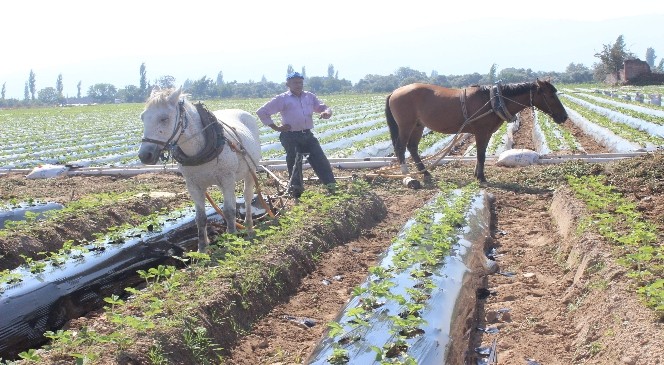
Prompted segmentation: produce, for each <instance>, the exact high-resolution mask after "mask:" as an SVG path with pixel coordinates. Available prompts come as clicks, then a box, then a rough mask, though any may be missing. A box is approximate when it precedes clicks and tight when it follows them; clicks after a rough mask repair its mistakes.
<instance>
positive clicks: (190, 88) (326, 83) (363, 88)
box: [0, 35, 664, 107]
mask: <svg viewBox="0 0 664 365" xmlns="http://www.w3.org/2000/svg"><path fill="white" fill-rule="evenodd" d="M594 56H595V57H596V58H598V59H599V62H597V63H595V64H594V65H593V66H592V68H591V67H587V66H585V65H583V64H581V63H578V64H577V63H570V64H569V65H568V66H567V68H566V69H565V71H564V72H555V71H551V72H544V71H533V70H532V69H530V68H528V69H523V68H512V67H508V68H504V69H502V70H500V71H498V65H496V64H495V63H494V64H493V65H491V67H490V69H489V70H488V72H487V73H486V74H480V73H477V72H475V73H472V74H465V75H440V74H439V73H438V72H437V71H435V70H434V71H431V73H430V74H428V75H427V74H426V73H425V72H422V71H418V70H414V69H411V68H410V67H400V68H398V69H397V70H395V72H394V73H392V74H390V75H387V76H385V75H374V74H368V75H366V76H365V77H363V78H362V79H360V80H359V81H358V82H357V83H356V84H355V85H353V84H352V82H351V81H349V80H346V79H343V78H341V79H340V78H339V72H338V71H337V70H335V68H334V65H332V64H330V65H328V72H327V75H326V76H311V77H309V76H307V74H306V69H305V67H302V70H301V73H302V75H303V76H304V77H305V79H306V84H307V89H308V90H311V91H312V92H314V93H317V94H335V93H351V92H355V93H389V92H392V91H393V90H394V89H396V88H398V87H400V86H403V85H407V84H411V83H414V82H423V83H430V84H435V85H440V86H445V87H450V88H462V87H467V86H469V85H475V84H480V85H485V84H492V83H494V82H496V81H501V82H503V83H515V82H530V81H533V80H534V79H536V78H545V77H548V78H551V79H552V81H553V82H554V83H589V82H602V81H604V80H605V79H606V77H607V75H614V76H615V79H616V80H618V79H619V77H618V73H619V71H620V69H621V68H622V66H623V63H624V61H625V60H628V59H635V58H637V57H636V55H635V54H634V53H632V52H631V51H629V50H628V49H627V47H626V45H625V40H624V37H623V36H622V35H620V36H618V38H617V39H616V42H615V43H613V44H605V45H603V49H602V51H600V52H598V53H596V54H595V55H594ZM645 58H646V62H647V63H648V64H649V65H650V68H651V69H652V70H653V71H654V72H660V73H664V59H661V60H660V61H659V64H658V65H657V66H655V60H656V58H657V56H656V54H655V50H654V49H653V48H648V49H647V50H646V55H645ZM293 71H294V68H293V66H292V65H288V67H287V69H286V74H288V73H290V72H293ZM154 86H158V87H161V88H169V87H175V86H176V80H175V78H174V77H173V76H170V75H165V76H161V77H159V78H157V79H155V80H153V81H152V83H151V82H150V81H148V79H147V67H146V65H145V63H142V64H141V66H140V68H139V83H138V86H136V85H127V86H125V87H124V88H122V89H117V88H116V87H115V86H114V85H112V84H106V83H99V84H94V85H91V86H90V87H89V88H88V90H87V94H86V95H85V96H83V94H82V90H81V88H82V82H81V81H79V82H78V84H77V95H76V97H75V98H66V97H64V96H63V93H62V91H63V78H62V74H60V75H58V78H57V80H56V82H55V87H45V88H43V89H40V90H37V88H36V75H35V73H34V72H33V71H32V70H30V74H29V76H28V81H26V83H25V90H24V98H23V100H18V99H5V92H6V83H3V84H2V89H1V90H0V107H22V106H35V105H37V106H39V105H63V104H76V103H116V102H126V103H140V102H144V101H145V100H146V98H147V97H148V95H149V92H150V90H151V89H152V88H153V87H154ZM182 86H183V89H184V90H185V92H187V93H189V94H190V95H191V96H192V97H193V98H195V99H199V100H205V99H215V98H267V97H270V96H273V95H276V94H278V93H281V92H283V91H284V90H285V82H272V81H268V80H267V79H266V78H265V76H263V78H262V79H261V81H259V82H254V81H249V82H246V83H240V82H237V81H232V82H226V81H225V80H224V77H223V72H221V71H219V73H218V74H217V76H216V78H215V79H212V78H209V77H208V76H203V77H202V78H200V79H196V80H189V79H187V80H185V81H184V83H183V84H182Z"/></svg>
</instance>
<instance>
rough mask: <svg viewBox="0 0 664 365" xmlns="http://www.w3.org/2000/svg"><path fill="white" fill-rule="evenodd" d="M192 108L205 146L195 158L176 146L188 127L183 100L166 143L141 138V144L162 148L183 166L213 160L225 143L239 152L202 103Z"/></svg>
mask: <svg viewBox="0 0 664 365" xmlns="http://www.w3.org/2000/svg"><path fill="white" fill-rule="evenodd" d="M194 106H195V107H196V111H197V112H198V115H199V116H200V118H201V123H202V124H203V129H202V130H201V133H203V134H204V135H203V137H204V138H205V144H204V145H203V150H201V152H199V153H198V154H196V155H195V156H187V155H186V154H185V153H184V152H183V151H182V149H181V148H180V146H178V144H177V143H178V141H179V140H180V137H181V136H182V134H184V131H185V130H186V129H187V127H188V126H189V118H188V116H187V113H186V112H185V109H184V100H181V101H180V102H179V103H178V115H177V123H176V124H175V127H174V128H173V133H172V134H171V136H170V137H169V138H168V140H167V141H166V142H162V141H158V140H154V139H150V138H143V139H142V140H141V142H151V143H155V144H158V145H160V146H163V150H165V151H167V153H168V154H170V155H171V156H172V157H173V159H174V160H175V161H177V162H179V163H180V164H182V165H183V166H198V165H202V164H204V163H206V162H210V161H212V160H214V159H215V158H217V156H218V155H219V154H220V153H221V151H222V150H223V149H224V145H225V144H226V143H228V144H229V146H230V148H231V149H232V150H233V151H235V152H238V151H241V149H240V148H238V147H237V146H235V144H233V143H232V142H231V141H229V140H228V139H226V138H225V136H224V128H223V127H222V125H221V123H219V122H218V121H217V117H216V116H215V115H214V114H213V113H212V112H210V111H209V110H208V109H207V108H206V107H205V105H203V103H200V102H199V103H196V104H194ZM168 158H169V156H168V155H167V154H163V153H162V155H161V156H160V159H161V160H162V161H167V160H168Z"/></svg>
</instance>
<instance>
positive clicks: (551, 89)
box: [533, 79, 567, 124]
mask: <svg viewBox="0 0 664 365" xmlns="http://www.w3.org/2000/svg"><path fill="white" fill-rule="evenodd" d="M535 85H536V91H535V94H534V95H533V105H535V106H536V107H537V108H538V109H540V110H541V111H543V112H544V113H546V114H548V115H549V116H550V117H551V118H553V120H554V121H555V122H556V123H558V124H560V123H563V122H565V121H566V120H567V111H566V110H565V107H564V106H563V103H561V102H560V99H558V94H557V93H558V90H556V88H555V86H553V85H552V84H551V82H549V80H540V79H537V81H536V82H535Z"/></svg>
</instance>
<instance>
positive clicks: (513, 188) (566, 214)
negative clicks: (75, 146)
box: [0, 117, 664, 365]
mask: <svg viewBox="0 0 664 365" xmlns="http://www.w3.org/2000/svg"><path fill="white" fill-rule="evenodd" d="M563 128H569V129H570V130H571V132H572V133H573V134H574V135H575V137H576V138H577V140H579V142H580V143H581V145H582V146H583V148H584V150H585V152H586V153H602V152H607V150H606V148H604V147H603V146H601V145H599V144H597V143H596V142H594V141H593V140H592V138H591V137H590V136H587V135H584V134H583V133H582V132H580V131H579V130H578V129H576V128H575V127H574V126H573V125H572V124H571V123H570V122H569V121H568V122H567V123H566V124H565V125H563ZM532 146H533V144H532V119H530V121H529V118H528V117H524V118H522V121H521V125H520V128H519V130H518V131H516V132H515V133H514V146H513V148H531V149H532ZM574 169H578V170H579V171H584V172H587V173H603V174H605V175H607V177H608V180H609V182H610V183H611V184H612V185H613V186H614V187H615V188H616V189H617V190H618V191H620V192H621V193H622V194H624V196H625V197H627V198H629V199H631V200H632V201H634V202H635V203H636V204H637V209H638V210H639V212H640V213H641V214H642V215H643V216H644V218H645V219H647V220H648V221H649V222H651V223H653V224H656V225H657V226H658V228H659V232H660V233H659V242H664V233H662V232H664V208H663V207H664V194H662V193H663V192H664V154H662V153H657V154H654V155H650V156H645V157H638V158H632V159H630V160H623V161H619V162H614V163H607V164H586V163H574V162H572V163H566V164H565V166H542V165H533V166H527V167H523V168H504V167H503V168H500V167H496V166H493V165H492V164H489V163H487V166H486V176H487V179H488V183H486V184H483V186H482V188H483V189H485V190H486V191H487V192H489V193H490V194H491V195H492V196H493V198H494V199H493V201H494V203H493V206H492V221H491V227H492V239H491V245H490V246H491V247H488V248H494V249H495V252H496V262H497V263H498V265H499V267H500V271H501V272H502V273H508V272H513V273H514V275H512V276H506V275H499V274H495V275H489V276H487V277H486V288H485V289H487V290H488V291H489V292H490V293H491V294H490V295H489V296H488V297H486V298H480V297H478V301H477V308H476V310H477V312H478V316H479V318H480V320H479V322H478V323H477V327H482V328H486V327H496V328H498V329H499V332H498V333H496V334H487V333H484V332H481V331H476V332H473V333H471V334H470V336H471V348H470V349H469V351H468V353H467V360H468V362H467V363H475V362H473V361H476V359H477V355H476V354H475V352H474V348H475V347H482V346H489V345H491V343H492V342H493V341H494V340H495V341H496V349H497V353H498V364H501V365H502V364H524V363H526V362H527V361H534V362H536V363H538V364H626V365H636V364H639V365H641V364H653V365H654V364H661V363H664V328H663V324H662V322H660V321H658V319H657V317H656V316H655V315H654V313H653V312H652V311H651V310H649V309H647V308H645V306H644V305H643V304H642V303H640V301H639V299H638V297H637V295H636V293H635V289H634V287H633V284H632V281H631V279H630V278H628V277H627V276H626V270H625V269H624V268H623V267H622V266H620V265H618V264H616V262H615V259H616V255H617V252H616V251H615V247H613V246H611V245H609V244H608V243H606V242H605V241H604V240H603V239H602V238H601V237H598V236H597V235H594V234H592V232H583V233H581V234H579V233H577V232H576V230H575V229H576V225H577V222H578V219H579V217H582V216H583V215H584V211H583V204H580V203H579V202H577V201H576V200H575V199H574V198H572V196H571V194H570V193H569V192H568V191H566V190H564V189H559V186H560V185H561V183H562V182H563V181H564V173H565V171H569V170H574ZM472 170H473V164H464V163H451V164H448V165H445V166H442V167H440V168H439V169H437V170H435V171H434V179H435V180H446V181H450V182H453V183H456V184H458V185H464V184H467V183H468V182H470V181H472V180H473V177H472ZM337 173H338V175H344V174H345V172H344V171H337ZM144 183H145V184H146V185H149V187H150V190H153V191H155V190H157V191H170V192H174V193H176V194H183V193H184V192H185V187H184V182H183V181H182V178H181V177H179V176H177V175H164V174H160V175H157V174H146V175H139V176H137V177H133V178H106V177H80V178H74V177H71V178H63V179H49V180H25V179H23V178H22V177H21V176H15V175H10V176H2V177H0V192H1V193H2V196H3V198H4V197H10V198H17V199H19V200H20V199H23V198H24V197H37V198H40V199H44V200H48V201H56V202H65V203H66V202H68V201H71V200H72V199H73V198H72V194H77V196H79V197H80V196H82V195H84V194H88V193H92V192H102V191H115V192H122V191H127V190H138V189H137V186H142V184H144ZM372 189H373V192H374V193H375V194H376V196H377V198H378V199H379V200H380V201H381V202H382V204H383V205H384V207H385V218H383V219H382V220H380V221H378V222H375V223H373V224H368V225H366V226H365V227H364V228H363V229H362V233H361V235H359V236H358V237H356V238H353V237H350V236H349V237H347V239H348V240H347V242H346V243H344V244H339V245H336V246H334V247H331V248H330V250H329V251H327V252H325V253H322V254H321V257H320V261H319V262H318V264H317V265H316V266H315V267H312V268H310V269H309V270H307V275H306V276H304V278H302V279H301V280H300V281H293V282H292V284H289V285H292V286H289V287H288V288H287V289H286V290H287V291H288V292H292V293H293V294H292V295H288V296H287V297H285V298H281V299H280V300H279V301H277V302H274V303H273V302H271V301H267V302H270V303H272V304H270V305H269V306H267V304H268V303H266V307H265V308H256V310H257V311H258V312H260V313H261V314H260V316H259V317H258V319H257V320H255V321H251V323H247V325H248V327H247V328H249V329H247V330H246V332H244V333H242V335H241V336H239V337H237V338H236V339H235V340H232V341H229V342H228V343H224V345H225V346H226V347H225V348H224V350H223V351H222V353H223V355H224V360H223V363H224V364H252V365H254V364H272V365H285V364H301V363H303V361H305V359H306V358H307V357H308V355H309V352H310V351H311V350H312V349H313V348H314V347H315V346H316V344H317V342H318V341H319V340H320V338H321V336H323V335H324V331H325V329H326V328H325V327H326V326H325V324H326V323H327V322H329V321H331V320H333V319H334V318H335V317H336V315H337V314H338V311H339V309H340V308H341V307H342V305H343V304H344V303H346V301H347V300H348V299H349V298H350V296H351V291H352V289H353V288H354V287H355V286H357V285H359V284H360V283H361V282H362V281H363V280H364V279H365V278H366V275H367V269H368V267H370V266H373V265H375V264H376V259H377V258H378V256H379V255H380V254H381V253H382V252H383V251H384V250H385V248H386V247H388V246H389V244H390V243H391V240H392V238H394V236H395V235H396V234H397V233H398V231H399V230H400V229H401V227H402V226H403V224H404V223H405V222H406V221H407V220H408V218H410V217H412V215H413V214H414V212H415V211H416V210H417V209H418V208H420V207H421V206H422V205H424V203H425V202H426V201H427V200H428V199H429V198H430V197H432V196H433V195H434V194H435V192H436V191H437V189H436V188H435V187H431V186H425V187H424V188H423V189H420V190H407V189H404V188H402V187H401V186H400V183H399V182H393V181H387V182H385V181H378V180H376V181H373V183H372ZM135 201H139V202H143V203H137V204H138V205H140V206H141V207H142V208H136V209H130V208H129V207H114V209H120V211H122V212H123V213H122V214H118V215H119V216H122V217H124V216H129V215H130V213H129V211H141V212H142V211H146V212H147V211H154V210H155V209H157V205H154V206H153V205H150V204H148V203H147V202H145V200H144V199H138V200H135ZM168 204H172V202H171V203H166V205H168ZM125 209H126V210H125ZM109 224H113V223H109ZM58 229H60V230H62V231H61V232H60V234H61V235H62V237H67V236H68V235H72V236H73V235H75V234H80V232H86V231H87V232H90V233H94V232H96V231H99V229H97V230H96V231H93V230H95V229H96V226H95V224H94V223H90V224H84V223H83V222H78V223H77V222H74V223H73V224H71V225H70V224H68V222H67V223H63V224H61V225H60V226H59V227H58ZM37 241H39V239H37ZM18 243H19V241H18V240H17V241H11V240H9V241H7V242H6V243H5V245H6V248H5V250H12V249H14V250H16V251H20V249H21V246H20V245H19V244H18ZM12 245H14V246H12ZM5 252H6V251H5ZM0 254H1V253H0ZM335 277H336V278H335ZM183 290H184V289H183ZM256 299H257V301H258V302H259V303H258V304H257V305H259V306H260V299H259V298H256ZM211 300H213V298H211ZM505 310H507V311H505ZM100 316H103V314H101V313H91V314H90V315H89V318H82V319H81V320H80V321H72V323H71V324H70V328H73V329H75V328H79V327H77V326H78V325H80V324H81V323H86V324H88V325H91V326H94V325H95V323H103V321H100V319H99V318H98V317H100ZM292 318H308V319H312V320H313V321H315V325H314V326H313V327H308V326H303V325H302V324H301V323H298V322H297V321H293V320H292ZM141 341H142V340H141V339H140V338H138V337H137V338H136V343H137V346H138V348H139V349H140V348H141V347H140V344H142V343H143V344H145V347H143V348H142V349H143V351H144V352H147V348H148V344H146V343H145V342H141ZM167 351H168V350H167ZM184 358H185V357H184V356H183V357H181V358H180V362H175V363H181V364H186V363H187V362H183V361H184V360H183V359H184ZM103 363H122V364H130V363H131V364H139V363H141V364H142V363H148V362H146V360H145V357H140V356H131V355H130V354H127V353H125V354H124V355H123V356H119V357H117V358H115V359H112V360H108V361H107V362H103ZM531 364H534V363H531Z"/></svg>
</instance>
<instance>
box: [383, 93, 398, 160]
mask: <svg viewBox="0 0 664 365" xmlns="http://www.w3.org/2000/svg"><path fill="white" fill-rule="evenodd" d="M391 96H392V94H390V95H388V96H387V100H385V119H387V127H388V128H389V129H390V137H392V146H393V147H394V152H395V153H396V151H397V146H398V143H399V126H398V125H397V121H396V119H394V115H392V110H391V109H390V97H391Z"/></svg>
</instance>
